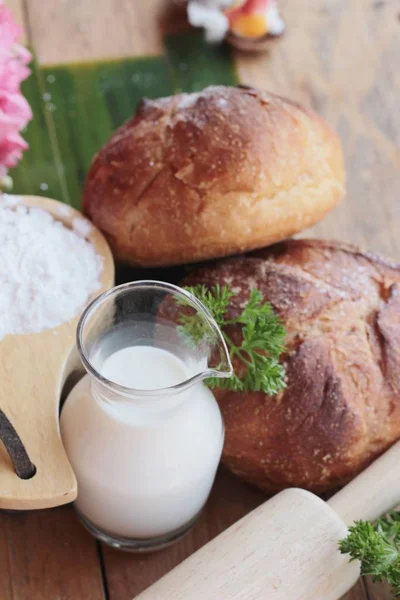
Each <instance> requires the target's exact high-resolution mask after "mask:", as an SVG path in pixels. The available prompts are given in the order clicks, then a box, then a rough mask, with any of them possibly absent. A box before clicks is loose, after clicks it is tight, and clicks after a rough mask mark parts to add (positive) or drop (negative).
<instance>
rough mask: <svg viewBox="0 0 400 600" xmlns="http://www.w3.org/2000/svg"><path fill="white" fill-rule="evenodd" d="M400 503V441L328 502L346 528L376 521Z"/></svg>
mask: <svg viewBox="0 0 400 600" xmlns="http://www.w3.org/2000/svg"><path fill="white" fill-rule="evenodd" d="M399 502H400V442H397V444H395V445H394V446H392V447H391V448H390V450H388V451H387V452H385V454H383V455H382V456H381V457H380V458H378V459H377V460H376V461H375V462H373V463H372V465H370V466H369V467H368V468H367V469H365V471H363V472H362V473H360V475H358V476H357V477H356V478H355V479H353V481H351V482H350V483H349V484H347V485H346V486H345V487H344V488H343V489H342V490H340V492H338V493H337V494H335V495H334V496H333V497H332V498H331V499H330V500H329V502H328V504H329V505H330V506H331V508H333V510H334V511H335V512H336V513H337V514H338V515H339V516H340V517H341V518H342V520H343V521H344V522H345V523H346V525H351V524H352V523H353V522H354V521H356V520H357V519H366V520H374V519H377V518H378V517H380V516H381V515H382V514H384V513H385V512H387V511H388V510H390V509H392V508H393V507H394V506H396V504H398V503H399Z"/></svg>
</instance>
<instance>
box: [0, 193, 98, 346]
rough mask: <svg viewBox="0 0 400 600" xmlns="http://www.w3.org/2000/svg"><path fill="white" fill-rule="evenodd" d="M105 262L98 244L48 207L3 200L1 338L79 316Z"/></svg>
mask: <svg viewBox="0 0 400 600" xmlns="http://www.w3.org/2000/svg"><path fill="white" fill-rule="evenodd" d="M102 268H103V267H102V259H101V257H99V256H98V255H97V254H96V251H95V248H94V246H93V244H91V243H90V242H88V241H87V240H86V239H84V237H82V235H80V234H79V232H78V231H76V230H71V229H68V228H67V227H65V226H64V225H63V224H62V223H60V222H58V221H55V220H54V219H53V217H52V216H51V215H50V214H49V213H47V212H46V211H44V210H42V209H40V208H31V209H29V208H26V207H24V206H22V205H18V206H16V207H15V208H11V207H9V206H7V204H5V205H3V206H0V340H1V339H2V338H3V337H5V336H6V335H10V334H22V333H36V332H39V331H43V330H45V329H49V328H51V327H57V326H58V325H61V323H64V322H66V321H69V320H70V319H72V318H73V317H75V316H76V315H77V314H78V313H79V312H80V311H81V310H82V309H83V307H84V306H85V304H87V302H88V301H89V299H90V297H91V295H92V294H93V293H94V292H96V291H97V290H98V289H99V288H100V285H101V284H100V279H99V278H100V274H101V272H102Z"/></svg>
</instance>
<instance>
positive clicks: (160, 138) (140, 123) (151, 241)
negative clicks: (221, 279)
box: [83, 86, 344, 266]
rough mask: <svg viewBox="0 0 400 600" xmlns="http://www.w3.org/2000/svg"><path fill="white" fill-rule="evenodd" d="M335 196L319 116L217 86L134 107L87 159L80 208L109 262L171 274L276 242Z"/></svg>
mask: <svg viewBox="0 0 400 600" xmlns="http://www.w3.org/2000/svg"><path fill="white" fill-rule="evenodd" d="M343 192H344V172H343V159H342V152H341V146H340V143H339V140H338V138H337V136H336V135H335V134H334V133H333V132H332V131H331V130H330V129H329V127H328V126H327V124H326V123H325V122H324V121H323V120H322V119H321V118H320V117H319V116H317V115H316V114H314V113H312V112H311V111H308V110H306V109H304V108H302V107H301V106H299V105H297V104H294V103H293V102H290V101H289V100H286V99H284V98H280V97H278V96H275V95H273V94H269V93H267V92H260V91H257V90H255V89H250V88H246V89H244V88H240V87H238V88H234V87H232V88H229V87H222V86H220V87H209V88H206V89H205V90H203V91H202V92H201V93H193V94H179V95H177V96H171V97H170V98H160V99H158V100H144V101H143V102H142V103H141V104H140V106H139V108H138V111H137V113H136V115H135V116H134V117H133V118H132V119H131V120H130V121H128V122H127V123H126V124H125V125H124V126H123V127H121V128H120V129H119V130H117V131H116V132H115V134H114V135H113V136H112V138H111V139H110V140H109V142H108V143H107V144H106V145H105V146H104V147H103V148H102V149H101V150H100V152H99V153H98V154H97V156H96V157H95V158H94V161H93V164H92V166H91V169H90V171H89V174H88V177H87V180H86V184H85V189H84V197H83V209H84V211H85V212H86V214H87V215H88V216H89V217H90V218H91V219H92V220H93V222H94V223H95V224H96V225H97V226H98V227H99V228H100V229H101V230H102V231H103V232H104V234H105V235H106V237H107V238H108V241H109V242H110V244H111V247H112V249H113V251H114V254H115V257H116V258H117V259H119V260H121V261H124V262H126V263H129V264H131V265H142V266H146V265H147V266H157V265H173V264H179V263H186V262H194V261H199V260H204V259H209V258H215V257H221V256H227V255H229V254H234V253H237V252H242V251H247V250H251V249H254V248H260V247H263V246H266V245H268V244H271V243H273V242H276V241H278V240H281V239H284V238H286V237H288V236H290V235H291V234H294V233H296V232H298V231H301V230H302V229H304V228H305V227H309V226H310V225H313V224H314V223H316V222H317V221H319V220H320V219H321V218H322V217H323V216H324V215H325V214H326V213H327V212H328V211H329V210H330V209H331V208H332V207H333V206H335V204H336V203H337V202H338V201H339V200H340V198H341V197H342V195H343Z"/></svg>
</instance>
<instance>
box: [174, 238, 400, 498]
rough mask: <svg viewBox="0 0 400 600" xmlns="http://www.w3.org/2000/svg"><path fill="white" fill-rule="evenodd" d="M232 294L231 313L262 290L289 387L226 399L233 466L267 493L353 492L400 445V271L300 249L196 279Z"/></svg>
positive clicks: (342, 249) (308, 244)
mask: <svg viewBox="0 0 400 600" xmlns="http://www.w3.org/2000/svg"><path fill="white" fill-rule="evenodd" d="M185 283H187V284H194V283H204V284H205V285H207V286H212V285H215V284H217V283H218V284H220V285H224V284H229V285H230V286H231V287H232V288H233V290H234V291H235V292H237V294H238V295H237V296H236V297H235V298H234V299H233V300H232V304H231V307H230V311H231V312H232V313H235V312H237V311H239V310H240V306H243V303H244V302H245V301H246V299H247V297H248V294H249V289H250V288H251V287H254V286H256V287H258V288H259V289H260V290H261V291H262V293H263V295H264V299H265V300H268V301H269V302H271V304H272V305H273V307H274V309H275V310H276V311H277V312H278V313H279V314H280V316H281V318H282V320H283V322H284V324H285V325H286V328H287V354H286V356H285V357H284V362H285V363H286V369H287V389H286V390H285V391H284V392H283V393H281V394H279V396H277V397H276V398H270V397H268V396H266V395H264V394H262V393H256V392H247V393H237V392H231V391H225V390H215V394H216V397H217V399H218V402H219V405H220V407H221V410H222V413H223V416H224V421H225V431H226V437H225V447H224V452H223V462H224V463H225V465H227V466H228V467H229V468H230V469H231V470H232V471H233V472H234V473H236V474H237V475H239V476H240V477H242V478H243V479H244V480H246V481H248V482H250V483H252V484H255V485H256V486H258V487H260V488H261V489H263V490H266V491H268V492H271V491H277V490H280V489H282V488H284V487H288V486H299V487H303V488H307V489H309V490H312V491H315V492H322V491H325V490H328V489H330V488H334V487H336V486H338V485H342V484H344V483H346V482H347V481H348V480H349V479H351V478H352V477H354V476H355V475H356V474H357V473H358V472H360V471H361V470H362V469H363V468H365V467H366V465H367V464H368V463H369V462H371V461H372V460H373V459H374V458H375V457H376V456H377V455H379V454H380V453H382V452H383V451H384V450H386V449H387V448H388V447H389V446H390V445H391V444H393V443H394V442H395V441H396V440H398V439H399V438H400V265H398V264H395V263H391V262H389V261H386V260H384V259H382V258H380V257H376V256H373V255H371V254H368V253H364V252H362V251H360V250H357V249H356V248H353V247H351V246H347V245H344V244H340V243H337V242H336V243H335V242H325V241H317V240H290V241H287V242H283V243H281V244H278V245H276V246H273V247H272V248H270V249H265V250H262V251H258V252H256V253H254V254H253V255H252V256H245V257H239V258H234V259H228V260H225V261H220V262H219V263H217V264H215V265H212V264H210V265H208V266H205V267H203V268H200V269H197V270H195V271H193V272H192V274H191V275H190V276H189V277H188V278H187V279H186V281H185Z"/></svg>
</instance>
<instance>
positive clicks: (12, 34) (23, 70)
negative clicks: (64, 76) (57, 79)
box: [0, 0, 32, 179]
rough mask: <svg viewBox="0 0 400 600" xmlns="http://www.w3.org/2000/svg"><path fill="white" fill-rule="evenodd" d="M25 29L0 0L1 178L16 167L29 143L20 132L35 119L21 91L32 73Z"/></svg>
mask: <svg viewBox="0 0 400 600" xmlns="http://www.w3.org/2000/svg"><path fill="white" fill-rule="evenodd" d="M21 34H22V29H21V28H20V27H19V25H17V23H16V22H15V21H14V18H13V15H12V13H11V11H10V10H9V9H8V8H7V7H5V6H4V5H3V4H2V0H0V179H1V178H3V177H4V176H5V175H6V174H7V169H8V168H10V167H15V165H16V164H17V163H18V161H19V160H20V159H21V156H22V152H23V150H26V149H27V148H28V144H27V143H26V142H25V140H24V139H23V138H22V137H21V135H20V131H21V129H23V128H24V127H25V126H26V125H27V123H28V122H29V121H30V120H31V118H32V111H31V108H30V106H29V104H28V102H27V101H26V99H25V98H24V96H23V95H22V93H21V87H20V86H21V82H22V81H23V80H24V79H26V78H27V77H28V75H29V73H30V71H29V69H28V67H27V65H28V63H29V62H30V60H31V55H30V53H29V52H28V51H27V50H26V49H25V48H23V47H22V46H20V45H19V44H18V43H17V39H18V38H19V37H20V35H21Z"/></svg>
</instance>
